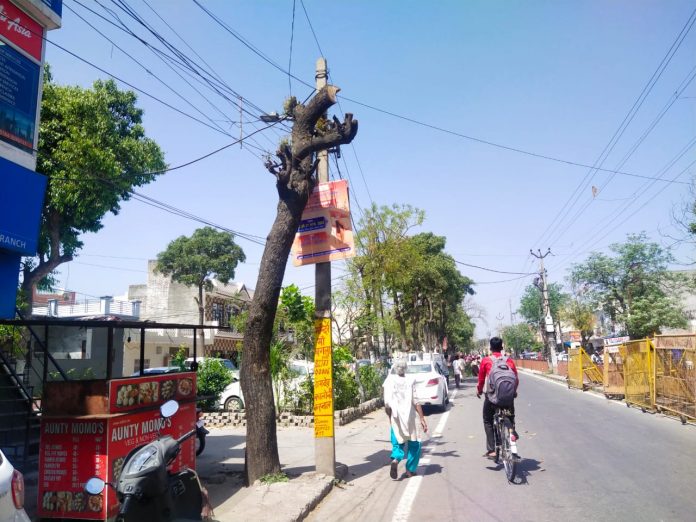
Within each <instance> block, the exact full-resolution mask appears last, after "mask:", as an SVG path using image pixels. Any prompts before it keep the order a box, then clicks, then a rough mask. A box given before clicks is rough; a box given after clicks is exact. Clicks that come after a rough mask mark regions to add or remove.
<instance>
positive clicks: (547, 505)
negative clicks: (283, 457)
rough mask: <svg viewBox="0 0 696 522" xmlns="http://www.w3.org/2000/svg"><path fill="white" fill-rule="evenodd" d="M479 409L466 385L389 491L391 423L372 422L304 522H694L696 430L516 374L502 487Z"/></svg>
mask: <svg viewBox="0 0 696 522" xmlns="http://www.w3.org/2000/svg"><path fill="white" fill-rule="evenodd" d="M451 393H453V392H451ZM481 406H482V404H481V400H479V399H477V398H476V395H475V387H474V383H473V382H471V381H470V382H466V383H465V387H464V388H463V389H461V390H459V391H457V392H456V396H455V398H454V400H453V401H452V406H451V408H450V409H449V410H448V411H447V412H446V413H444V414H443V413H435V412H432V413H430V414H429V415H428V416H427V420H428V425H429V428H430V431H431V433H432V434H433V437H432V438H431V439H430V440H429V441H428V442H427V443H426V444H425V445H424V454H423V457H422V463H421V466H420V468H419V475H420V476H418V477H414V478H411V479H407V478H403V477H400V479H399V480H396V481H393V480H391V479H390V478H389V469H388V463H389V443H388V437H389V433H388V424H387V419H386V416H384V414H383V413H381V414H378V415H375V414H373V416H371V417H370V419H367V420H366V421H365V422H363V423H362V425H361V427H360V428H359V429H356V428H353V429H354V430H355V432H354V433H352V435H351V437H348V438H347V439H346V440H345V441H344V442H343V444H342V445H341V446H339V447H337V460H338V461H340V462H345V463H346V464H348V466H349V470H350V471H349V475H348V477H347V484H345V485H343V486H342V487H340V488H334V490H333V491H332V492H331V493H330V495H329V496H328V497H327V498H326V499H325V500H324V501H323V502H322V503H321V504H320V505H319V506H318V507H317V508H316V509H315V510H314V512H313V513H312V514H311V516H310V518H309V520H311V521H323V520H342V521H352V520H356V521H357V520H370V521H405V520H412V521H424V520H428V521H430V520H441V521H449V520H475V521H483V520H500V521H507V520H514V521H515V522H521V521H524V520H530V521H531V520H534V521H542V520H554V521H556V520H562V521H565V520H567V521H570V520H581V519H585V520H612V521H615V520H632V521H643V520H645V521H658V520H659V521H661V520H665V521H666V520H696V489H695V488H694V478H696V451H694V446H695V445H696V427H694V426H691V425H687V426H683V425H681V423H679V422H678V421H675V420H674V419H668V418H665V417H663V416H661V415H652V414H649V413H642V412H641V411H640V410H637V409H633V408H631V409H629V408H627V407H626V406H625V405H624V404H623V403H620V402H617V401H608V400H606V399H604V397H601V396H598V395H595V394H590V393H587V392H586V393H582V392H580V391H577V390H568V389H567V388H566V387H565V385H561V384H559V383H556V382H550V381H548V380H545V379H542V378H540V377H536V376H531V375H521V383H520V390H519V398H518V399H517V401H516V410H517V431H518V432H519V434H520V436H521V439H520V441H519V452H520V455H521V456H522V459H523V460H522V462H521V463H520V464H519V470H520V477H519V479H518V480H517V483H516V484H508V482H507V480H506V478H505V472H504V470H503V469H502V467H500V466H496V465H495V464H494V463H493V462H492V461H490V460H488V459H485V458H483V457H482V455H483V453H484V451H485V435H484V432H483V425H482V420H481ZM399 471H400V475H401V473H403V464H401V465H400V467H399Z"/></svg>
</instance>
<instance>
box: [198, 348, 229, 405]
mask: <svg viewBox="0 0 696 522" xmlns="http://www.w3.org/2000/svg"><path fill="white" fill-rule="evenodd" d="M231 382H232V372H230V371H229V370H228V369H227V367H226V366H225V365H224V364H223V363H222V361H220V360H218V359H204V360H203V362H201V363H200V365H199V366H198V371H197V372H196V384H197V387H198V395H199V396H200V397H211V398H209V399H206V400H205V401H203V402H202V406H203V408H205V409H207V410H214V409H217V406H218V404H219V402H220V395H221V394H222V392H223V391H224V390H225V388H226V387H227V385H229V384H230V383H231Z"/></svg>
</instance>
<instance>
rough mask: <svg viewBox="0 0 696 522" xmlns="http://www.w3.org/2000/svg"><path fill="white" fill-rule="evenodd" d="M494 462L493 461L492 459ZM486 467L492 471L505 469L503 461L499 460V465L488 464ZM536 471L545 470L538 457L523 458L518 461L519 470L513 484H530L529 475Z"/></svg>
mask: <svg viewBox="0 0 696 522" xmlns="http://www.w3.org/2000/svg"><path fill="white" fill-rule="evenodd" d="M491 462H492V461H491ZM486 469H489V470H491V471H501V470H502V469H503V462H502V461H501V462H499V463H498V464H497V465H493V464H492V465H490V466H486ZM534 471H543V468H542V467H541V462H539V461H538V460H536V459H524V458H523V459H522V460H520V461H519V462H518V463H517V472H516V474H515V475H516V476H515V480H514V481H513V484H515V485H517V486H520V485H529V477H530V476H531V475H532V472H534Z"/></svg>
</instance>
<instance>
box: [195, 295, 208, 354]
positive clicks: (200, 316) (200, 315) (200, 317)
mask: <svg viewBox="0 0 696 522" xmlns="http://www.w3.org/2000/svg"><path fill="white" fill-rule="evenodd" d="M196 302H197V303H198V324H200V325H201V326H203V325H204V324H205V306H203V281H201V282H200V283H198V299H196ZM199 335H200V336H201V352H200V354H201V356H205V355H206V354H205V330H204V329H203V328H201V330H200V334H199Z"/></svg>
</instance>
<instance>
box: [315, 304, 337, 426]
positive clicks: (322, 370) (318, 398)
mask: <svg viewBox="0 0 696 522" xmlns="http://www.w3.org/2000/svg"><path fill="white" fill-rule="evenodd" d="M333 415H334V406H333V377H332V374H331V318H329V317H324V318H321V319H315V320H314V436H315V437H333V435H334V426H333Z"/></svg>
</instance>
